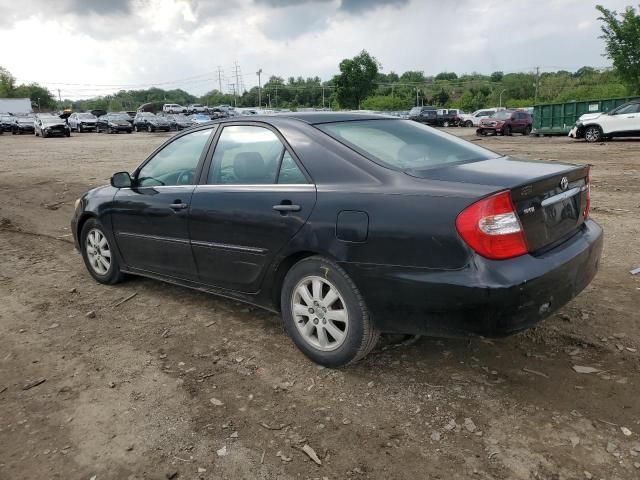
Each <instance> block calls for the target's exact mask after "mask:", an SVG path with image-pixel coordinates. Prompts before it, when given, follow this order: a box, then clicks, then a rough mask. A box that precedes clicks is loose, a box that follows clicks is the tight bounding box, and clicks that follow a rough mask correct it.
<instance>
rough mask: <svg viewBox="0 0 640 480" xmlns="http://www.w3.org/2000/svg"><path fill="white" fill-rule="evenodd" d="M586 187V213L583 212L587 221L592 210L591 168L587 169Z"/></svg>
mask: <svg viewBox="0 0 640 480" xmlns="http://www.w3.org/2000/svg"><path fill="white" fill-rule="evenodd" d="M586 182H587V184H586V187H587V203H586V205H585V206H584V212H582V216H583V217H584V219H585V220H586V219H587V218H589V210H591V166H588V167H587V179H586Z"/></svg>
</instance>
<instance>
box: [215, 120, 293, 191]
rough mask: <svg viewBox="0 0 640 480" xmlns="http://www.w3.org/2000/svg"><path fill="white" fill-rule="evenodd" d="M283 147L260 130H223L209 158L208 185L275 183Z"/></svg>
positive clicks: (243, 127)
mask: <svg viewBox="0 0 640 480" xmlns="http://www.w3.org/2000/svg"><path fill="white" fill-rule="evenodd" d="M283 151H284V146H283V145H282V143H281V142H280V140H279V139H278V137H277V136H276V134H275V133H273V132H272V131H271V130H269V129H267V128H263V127H257V126H252V125H232V126H229V127H224V130H222V134H221V135H220V138H219V140H218V144H217V145H216V150H215V152H214V154H213V160H212V162H211V169H210V170H209V175H208V178H207V183H209V184H223V185H234V184H235V185H260V184H269V183H275V182H276V178H277V174H278V168H279V166H280V160H281V158H282V154H283Z"/></svg>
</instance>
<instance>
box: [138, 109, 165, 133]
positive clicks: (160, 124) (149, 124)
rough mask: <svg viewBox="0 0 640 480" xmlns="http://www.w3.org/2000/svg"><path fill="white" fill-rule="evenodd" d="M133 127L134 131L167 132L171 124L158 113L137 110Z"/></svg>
mask: <svg viewBox="0 0 640 480" xmlns="http://www.w3.org/2000/svg"><path fill="white" fill-rule="evenodd" d="M133 128H134V129H135V131H136V132H141V131H143V130H146V131H147V132H155V131H157V130H162V131H165V132H168V131H169V130H171V125H169V122H168V121H167V119H166V118H163V117H161V116H159V115H154V114H153V113H151V112H138V113H137V114H136V117H135V118H134V119H133Z"/></svg>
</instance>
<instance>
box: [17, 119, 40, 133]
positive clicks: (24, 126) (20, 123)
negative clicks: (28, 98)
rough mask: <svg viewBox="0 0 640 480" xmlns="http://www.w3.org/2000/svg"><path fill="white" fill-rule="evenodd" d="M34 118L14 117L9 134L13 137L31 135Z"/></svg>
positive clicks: (33, 129) (33, 128)
mask: <svg viewBox="0 0 640 480" xmlns="http://www.w3.org/2000/svg"><path fill="white" fill-rule="evenodd" d="M34 123H35V118H33V117H15V121H14V123H13V125H12V126H11V133H13V134H14V135H22V134H23V133H31V134H33V133H34V131H35V127H34Z"/></svg>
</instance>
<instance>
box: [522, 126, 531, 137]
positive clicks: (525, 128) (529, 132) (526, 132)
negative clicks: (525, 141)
mask: <svg viewBox="0 0 640 480" xmlns="http://www.w3.org/2000/svg"><path fill="white" fill-rule="evenodd" d="M522 134H523V135H524V136H525V137H528V136H529V135H531V125H527V126H526V127H524V132H522Z"/></svg>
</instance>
